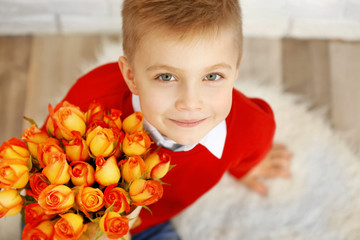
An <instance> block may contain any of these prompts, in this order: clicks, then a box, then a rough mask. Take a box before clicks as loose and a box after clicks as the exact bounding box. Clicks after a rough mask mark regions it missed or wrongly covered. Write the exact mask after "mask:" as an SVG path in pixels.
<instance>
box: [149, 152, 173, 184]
mask: <svg viewBox="0 0 360 240" xmlns="http://www.w3.org/2000/svg"><path fill="white" fill-rule="evenodd" d="M145 166H146V173H147V176H146V177H147V178H162V177H164V176H165V175H166V173H167V172H168V171H169V168H170V155H169V154H167V153H161V152H154V153H151V154H150V155H149V156H147V157H146V159H145Z"/></svg>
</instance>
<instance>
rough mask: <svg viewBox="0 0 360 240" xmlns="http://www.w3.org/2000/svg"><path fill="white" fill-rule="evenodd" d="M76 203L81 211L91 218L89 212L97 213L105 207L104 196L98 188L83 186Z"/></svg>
mask: <svg viewBox="0 0 360 240" xmlns="http://www.w3.org/2000/svg"><path fill="white" fill-rule="evenodd" d="M76 203H77V204H78V206H79V209H80V210H81V211H82V212H83V213H85V215H86V216H89V212H97V211H99V210H100V209H101V208H102V207H103V206H104V204H105V202H104V194H103V192H102V191H101V190H100V189H98V188H92V187H84V186H81V187H80V189H79V192H78V193H77V194H76Z"/></svg>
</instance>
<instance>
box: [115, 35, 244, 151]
mask: <svg viewBox="0 0 360 240" xmlns="http://www.w3.org/2000/svg"><path fill="white" fill-rule="evenodd" d="M233 39H234V38H233V35H232V34H231V32H230V31H223V32H221V33H219V34H218V36H217V37H212V38H199V39H197V38H196V39H195V40H193V41H179V40H178V39H177V38H173V37H168V36H167V37H166V36H165V37H164V35H163V34H156V33H151V34H150V35H147V36H146V38H145V37H144V39H143V40H142V42H141V44H140V46H139V48H138V49H137V50H136V52H135V55H134V61H133V65H132V66H130V65H129V63H128V62H127V60H126V59H125V58H123V57H121V58H120V60H119V65H120V68H121V70H122V73H123V75H124V78H125V80H126V82H127V84H128V86H129V88H130V90H131V91H132V92H133V93H134V94H136V95H139V98H140V106H141V111H142V113H143V115H144V117H145V119H146V120H147V121H148V122H149V123H150V124H151V125H153V126H154V127H155V128H156V129H157V130H158V131H159V132H160V133H161V134H163V135H165V136H167V137H169V138H170V139H172V140H173V141H175V142H177V143H179V144H182V145H188V144H195V143H197V142H199V141H200V140H201V139H202V138H203V137H204V136H205V135H206V134H207V133H208V132H209V131H210V130H211V129H213V128H214V127H215V126H216V125H217V124H219V123H220V122H221V121H223V120H224V119H225V118H226V117H227V116H228V114H229V112H230V109H231V103H232V89H233V84H234V81H235V79H236V77H237V73H238V66H237V61H238V57H239V54H238V50H237V48H236V47H235V44H234V40H233Z"/></svg>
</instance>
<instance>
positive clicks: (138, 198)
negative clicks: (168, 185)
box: [129, 179, 163, 206]
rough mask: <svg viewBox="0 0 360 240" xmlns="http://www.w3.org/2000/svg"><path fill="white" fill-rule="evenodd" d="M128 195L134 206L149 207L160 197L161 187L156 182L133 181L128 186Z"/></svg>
mask: <svg viewBox="0 0 360 240" xmlns="http://www.w3.org/2000/svg"><path fill="white" fill-rule="evenodd" d="M129 194H130V197H131V199H132V200H133V204H134V205H137V206H142V205H150V204H153V203H155V202H157V201H158V200H159V199H160V198H161V197H162V195H163V187H162V185H161V183H160V182H159V181H156V180H144V179H135V180H134V181H133V182H132V183H131V185H130V188H129Z"/></svg>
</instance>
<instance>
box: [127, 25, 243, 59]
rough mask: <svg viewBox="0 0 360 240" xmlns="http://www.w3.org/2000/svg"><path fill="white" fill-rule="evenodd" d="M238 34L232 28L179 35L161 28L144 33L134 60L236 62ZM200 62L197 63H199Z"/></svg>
mask: <svg viewBox="0 0 360 240" xmlns="http://www.w3.org/2000/svg"><path fill="white" fill-rule="evenodd" d="M238 50H239V48H238V44H237V38H236V36H235V34H234V33H233V32H232V31H230V30H227V29H225V30H221V31H218V32H211V33H210V32H207V33H203V34H192V35H190V34H187V35H182V34H176V33H174V32H171V31H164V30H162V31H161V30H157V31H153V32H151V33H148V34H146V35H144V36H143V37H142V39H141V41H140V42H139V45H138V47H137V48H136V49H135V54H134V61H135V63H136V62H139V61H140V62H144V61H146V60H147V61H150V62H151V61H159V59H160V60H162V61H164V62H167V63H168V62H173V61H177V62H178V61H183V64H187V63H188V62H192V60H196V61H200V62H203V61H204V60H206V58H209V57H211V58H212V59H214V58H217V59H223V60H226V61H231V62H232V61H233V60H234V59H235V61H236V60H238V58H239V55H240V54H239V51H238ZM196 63H197V62H196Z"/></svg>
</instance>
